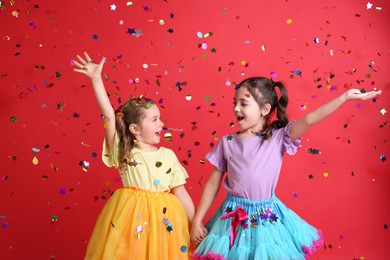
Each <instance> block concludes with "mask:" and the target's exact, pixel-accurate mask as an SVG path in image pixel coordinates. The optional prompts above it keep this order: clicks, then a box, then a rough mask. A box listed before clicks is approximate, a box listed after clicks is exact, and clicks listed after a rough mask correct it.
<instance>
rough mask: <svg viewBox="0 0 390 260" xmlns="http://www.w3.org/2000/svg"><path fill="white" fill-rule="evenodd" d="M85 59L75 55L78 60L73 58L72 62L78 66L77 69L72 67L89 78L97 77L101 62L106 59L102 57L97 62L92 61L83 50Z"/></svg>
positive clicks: (100, 70) (101, 65) (101, 67)
mask: <svg viewBox="0 0 390 260" xmlns="http://www.w3.org/2000/svg"><path fill="white" fill-rule="evenodd" d="M84 55H85V59H83V58H82V57H80V56H79V55H77V58H78V60H79V61H76V60H73V62H74V64H75V65H76V66H77V67H79V68H78V69H73V70H74V71H76V72H80V73H84V74H85V75H86V76H87V77H88V78H90V79H91V80H93V79H95V78H99V77H100V74H101V73H102V69H103V64H104V62H105V61H106V58H104V57H103V58H102V60H101V61H100V63H99V64H97V63H95V62H93V60H92V59H91V58H90V57H89V55H88V53H86V52H84Z"/></svg>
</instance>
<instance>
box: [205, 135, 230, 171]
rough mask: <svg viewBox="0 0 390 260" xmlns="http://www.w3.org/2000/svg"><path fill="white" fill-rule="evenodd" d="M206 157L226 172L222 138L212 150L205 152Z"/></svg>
mask: <svg viewBox="0 0 390 260" xmlns="http://www.w3.org/2000/svg"><path fill="white" fill-rule="evenodd" d="M206 159H207V160H208V161H209V162H210V163H211V164H212V165H214V166H215V167H217V169H218V170H219V171H221V172H226V170H227V169H226V168H227V167H226V163H227V161H226V159H225V156H224V153H223V139H222V140H221V141H220V142H219V143H218V144H217V147H215V149H214V150H212V151H211V152H209V153H208V154H206Z"/></svg>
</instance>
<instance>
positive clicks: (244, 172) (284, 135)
mask: <svg viewBox="0 0 390 260" xmlns="http://www.w3.org/2000/svg"><path fill="white" fill-rule="evenodd" d="M292 123H293V122H290V123H288V124H287V125H286V126H285V127H283V128H280V129H276V130H273V131H272V137H271V138H270V139H268V140H263V139H262V138H260V137H258V136H254V137H247V138H240V137H238V136H237V134H231V135H226V136H224V137H223V138H222V139H221V140H220V142H219V143H218V145H217V147H216V148H215V149H214V150H213V151H211V152H209V153H208V154H207V155H206V158H207V159H208V160H209V161H210V163H211V164H213V165H214V166H215V167H217V168H218V170H220V171H221V172H227V177H226V179H225V183H224V186H225V188H226V190H227V192H228V193H230V194H232V195H234V196H237V197H242V198H247V199H252V200H264V199H269V198H270V197H271V195H272V193H273V192H274V190H275V187H276V184H277V182H278V179H279V174H280V168H281V167H282V160H283V154H284V152H287V153H288V154H290V155H293V154H295V153H296V152H297V149H298V146H299V144H300V142H301V139H297V140H295V142H292V141H291V138H290V135H289V129H290V127H291V125H292Z"/></svg>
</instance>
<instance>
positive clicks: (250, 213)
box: [191, 77, 381, 260]
mask: <svg viewBox="0 0 390 260" xmlns="http://www.w3.org/2000/svg"><path fill="white" fill-rule="evenodd" d="M276 87H278V88H279V90H280V98H278V96H277V93H276V91H275V88H276ZM380 93H381V91H372V92H366V93H361V92H360V91H359V90H358V89H350V90H348V91H346V92H345V93H344V94H342V95H341V96H339V97H337V98H336V99H334V100H332V101H331V102H329V103H327V104H325V105H323V106H322V107H320V108H318V109H317V110H315V111H313V112H311V113H308V114H307V115H306V116H304V117H302V118H301V119H299V120H297V121H294V122H288V118H287V114H286V107H287V104H288V98H287V91H286V88H285V87H284V85H283V84H282V83H281V82H274V81H273V80H272V79H271V80H270V79H268V78H263V77H254V78H248V79H245V80H244V81H242V82H241V83H240V84H239V85H238V86H237V89H236V94H235V97H234V114H235V116H236V118H237V124H238V127H239V128H240V129H241V131H240V132H238V133H234V134H230V135H227V136H224V137H223V138H222V139H221V141H220V142H219V144H218V145H217V147H216V148H215V149H214V150H213V151H212V152H210V153H208V154H207V156H206V157H207V159H208V160H209V161H210V163H211V164H213V165H214V169H213V171H212V173H211V175H210V177H209V180H208V181H207V183H206V185H205V188H204V191H203V194H202V197H201V199H200V203H199V207H198V209H197V212H196V214H195V217H194V219H193V222H192V227H191V239H192V241H193V242H194V244H195V246H197V248H196V250H195V252H194V254H193V255H192V256H193V258H194V259H229V260H232V259H244V260H247V259H276V260H280V259H305V258H308V257H310V256H311V255H312V254H313V253H314V252H315V251H316V250H318V249H319V248H320V247H321V246H322V244H323V238H322V234H321V231H320V230H317V229H315V228H314V227H313V226H311V225H310V224H308V223H307V222H305V221H304V220H303V219H301V218H300V217H299V216H298V215H297V214H296V213H295V212H293V211H292V210H290V209H289V208H287V207H286V206H285V205H284V204H283V203H282V202H281V201H280V200H279V199H278V198H277V197H276V196H275V193H274V191H275V187H276V184H277V182H278V178H279V173H280V168H281V166H282V160H283V154H284V153H285V152H287V153H288V154H290V155H293V154H295V153H296V151H297V148H298V146H299V144H300V141H301V140H300V136H301V135H302V134H304V133H305V132H306V131H307V130H308V129H309V128H310V127H311V126H313V125H314V124H316V123H318V122H320V121H321V120H323V119H324V118H326V117H327V116H329V115H330V114H332V113H333V112H335V111H336V110H337V109H338V108H339V107H340V106H341V105H342V104H343V103H344V102H345V101H347V100H352V99H355V100H366V99H369V98H373V97H375V96H376V95H378V94H380ZM274 113H276V118H277V119H276V120H275V121H273V122H271V118H272V116H273V114H274ZM225 172H226V173H227V177H226V178H225V182H224V187H225V188H226V190H227V198H226V199H225V200H224V202H223V203H222V205H221V206H220V207H219V209H218V210H217V212H215V213H214V215H213V217H212V218H211V220H210V221H209V222H208V223H207V225H206V227H204V226H203V224H202V221H203V218H204V217H205V215H206V212H207V211H208V209H209V208H210V206H211V205H212V202H213V201H214V200H215V197H216V195H217V193H218V190H219V187H220V183H221V181H222V177H223V174H224V173H225ZM206 235H207V236H206Z"/></svg>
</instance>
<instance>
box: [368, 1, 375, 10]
mask: <svg viewBox="0 0 390 260" xmlns="http://www.w3.org/2000/svg"><path fill="white" fill-rule="evenodd" d="M372 6H373V4H371V3H370V2H368V3H367V4H366V7H367V10H368V9H371V8H372Z"/></svg>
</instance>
